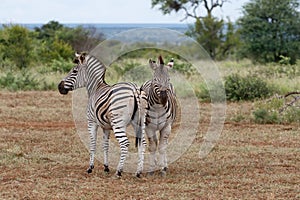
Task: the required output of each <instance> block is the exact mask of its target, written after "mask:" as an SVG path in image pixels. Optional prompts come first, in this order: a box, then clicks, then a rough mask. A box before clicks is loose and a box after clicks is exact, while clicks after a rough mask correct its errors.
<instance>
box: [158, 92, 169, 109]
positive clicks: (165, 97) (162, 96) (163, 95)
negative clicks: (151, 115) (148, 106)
mask: <svg viewBox="0 0 300 200" xmlns="http://www.w3.org/2000/svg"><path fill="white" fill-rule="evenodd" d="M159 95H160V103H161V104H162V105H163V106H165V105H166V103H167V101H168V95H167V90H162V91H160V94H159Z"/></svg>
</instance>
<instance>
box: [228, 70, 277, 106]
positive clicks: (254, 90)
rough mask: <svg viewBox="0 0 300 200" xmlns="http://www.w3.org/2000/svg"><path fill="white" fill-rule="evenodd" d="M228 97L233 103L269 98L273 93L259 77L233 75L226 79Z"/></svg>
mask: <svg viewBox="0 0 300 200" xmlns="http://www.w3.org/2000/svg"><path fill="white" fill-rule="evenodd" d="M225 91H226V97H227V99H228V100H231V101H240V100H246V101H247V100H255V99H259V98H264V97H267V96H269V95H270V94H271V93H272V91H271V89H270V87H269V86H268V85H267V83H266V82H265V81H264V80H262V79H261V78H259V77H256V76H247V77H242V76H240V75H238V74H232V75H229V76H227V77H226V78H225Z"/></svg>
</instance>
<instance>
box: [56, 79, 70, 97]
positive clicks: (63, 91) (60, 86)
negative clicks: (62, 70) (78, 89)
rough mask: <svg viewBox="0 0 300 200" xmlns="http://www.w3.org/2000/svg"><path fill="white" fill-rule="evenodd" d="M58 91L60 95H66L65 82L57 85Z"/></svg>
mask: <svg viewBox="0 0 300 200" xmlns="http://www.w3.org/2000/svg"><path fill="white" fill-rule="evenodd" d="M58 91H59V93H60V94H68V92H69V90H68V89H66V88H65V82H64V81H61V82H60V83H59V84H58Z"/></svg>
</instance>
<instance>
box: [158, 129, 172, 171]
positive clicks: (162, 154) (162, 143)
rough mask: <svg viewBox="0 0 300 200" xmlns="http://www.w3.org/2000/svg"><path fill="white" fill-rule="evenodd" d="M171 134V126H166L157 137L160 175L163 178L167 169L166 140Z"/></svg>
mask: <svg viewBox="0 0 300 200" xmlns="http://www.w3.org/2000/svg"><path fill="white" fill-rule="evenodd" d="M170 133H171V125H168V126H166V127H165V128H163V129H162V130H161V131H160V137H159V146H158V151H159V166H160V169H161V175H162V176H165V175H166V173H167V169H168V161H167V147H168V138H169V135H170Z"/></svg>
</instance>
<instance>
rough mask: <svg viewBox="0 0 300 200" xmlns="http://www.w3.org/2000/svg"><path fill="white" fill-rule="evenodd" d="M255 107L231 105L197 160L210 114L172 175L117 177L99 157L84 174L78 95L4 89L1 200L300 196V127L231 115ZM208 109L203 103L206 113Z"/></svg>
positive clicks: (1, 96)
mask: <svg viewBox="0 0 300 200" xmlns="http://www.w3.org/2000/svg"><path fill="white" fill-rule="evenodd" d="M251 106H252V104H249V103H239V104H236V103H231V104H228V107H227V109H228V116H227V120H226V123H225V126H224V129H223V132H222V136H221V138H220V140H219V142H218V144H217V146H216V147H215V148H214V150H213V151H212V152H211V153H210V154H209V155H208V156H207V157H206V158H204V159H202V160H200V159H199V157H198V151H199V146H200V144H201V141H202V135H203V134H205V132H206V129H207V126H208V125H207V124H208V122H209V118H205V117H203V118H202V120H201V122H200V127H199V131H198V133H197V138H196V139H195V141H194V143H193V145H192V146H191V148H190V149H189V150H188V151H187V152H186V153H185V154H184V155H183V156H182V157H181V158H180V159H179V160H177V161H176V162H175V163H172V164H171V165H170V166H169V173H168V175H167V177H166V178H161V177H159V176H158V175H155V176H153V177H144V178H143V179H141V180H138V179H136V178H135V177H134V176H133V174H130V173H124V174H123V177H122V179H120V180H116V179H114V178H113V173H114V169H112V171H113V172H112V173H111V174H110V175H105V174H104V173H103V169H102V165H101V163H100V162H99V161H97V162H96V168H95V170H94V171H93V173H92V174H87V173H86V172H85V170H86V168H87V167H88V159H89V156H88V151H87V150H86V149H85V147H84V145H83V144H82V143H81V141H80V139H79V137H78V135H77V134H76V130H75V127H74V122H73V118H72V114H71V111H72V110H71V107H72V99H71V95H68V96H61V95H59V94H58V92H19V93H9V92H1V93H0V183H1V184H0V199H300V195H299V194H300V140H299V135H300V128H299V124H290V125H257V124H252V123H250V122H249V121H247V120H245V121H241V122H240V123H235V122H233V121H232V120H230V119H232V118H234V115H235V114H236V113H237V112H238V113H239V111H237V109H238V108H242V112H243V113H244V114H245V113H250V112H249V110H251ZM208 107H209V104H206V105H201V106H200V108H201V112H202V113H203V114H202V116H206V114H207V113H208V112H209V109H208ZM99 149H100V148H99ZM112 168H113V167H112Z"/></svg>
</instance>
